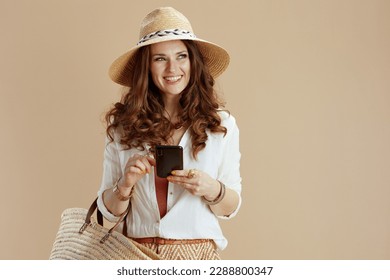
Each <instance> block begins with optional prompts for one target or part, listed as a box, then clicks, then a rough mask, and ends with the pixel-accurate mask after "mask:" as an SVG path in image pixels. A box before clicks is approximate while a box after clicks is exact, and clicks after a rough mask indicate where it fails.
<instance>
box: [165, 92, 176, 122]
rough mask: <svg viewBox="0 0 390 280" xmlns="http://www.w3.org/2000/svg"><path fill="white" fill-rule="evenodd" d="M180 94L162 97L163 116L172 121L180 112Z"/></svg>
mask: <svg viewBox="0 0 390 280" xmlns="http://www.w3.org/2000/svg"><path fill="white" fill-rule="evenodd" d="M179 101H180V96H173V97H170V98H167V97H166V98H164V109H165V113H166V115H165V117H166V118H168V119H170V120H171V121H172V122H175V121H176V118H177V116H178V114H179V112H180V103H179Z"/></svg>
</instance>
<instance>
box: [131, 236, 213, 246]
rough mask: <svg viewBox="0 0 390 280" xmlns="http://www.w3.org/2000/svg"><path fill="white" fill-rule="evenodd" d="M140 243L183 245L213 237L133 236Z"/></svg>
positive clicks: (204, 241) (206, 240)
mask: <svg viewBox="0 0 390 280" xmlns="http://www.w3.org/2000/svg"><path fill="white" fill-rule="evenodd" d="M131 239H133V240H134V241H135V242H138V243H148V244H158V245H181V244H198V243H206V242H209V241H211V239H165V238H161V237H145V238H131Z"/></svg>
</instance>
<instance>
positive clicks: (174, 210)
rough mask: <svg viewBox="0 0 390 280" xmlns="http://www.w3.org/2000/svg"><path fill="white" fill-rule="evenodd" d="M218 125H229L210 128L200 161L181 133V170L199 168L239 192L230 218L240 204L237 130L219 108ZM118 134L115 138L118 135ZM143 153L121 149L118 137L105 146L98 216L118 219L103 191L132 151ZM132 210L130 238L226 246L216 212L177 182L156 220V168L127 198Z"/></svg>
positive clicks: (199, 156) (199, 155) (233, 123)
mask: <svg viewBox="0 0 390 280" xmlns="http://www.w3.org/2000/svg"><path fill="white" fill-rule="evenodd" d="M220 116H221V118H222V125H223V126H225V127H226V128H227V130H228V131H227V134H226V136H225V137H224V135H223V133H210V132H208V133H207V134H208V140H207V142H206V147H205V148H204V149H203V150H202V151H200V152H199V153H198V159H197V160H195V159H194V158H193V157H192V152H191V150H192V149H191V139H190V134H189V131H186V132H185V134H184V135H183V137H182V139H181V141H180V143H179V145H180V146H182V147H183V161H184V169H192V168H195V169H198V170H202V171H204V172H206V173H208V174H209V175H210V176H211V177H213V178H215V179H217V180H219V181H221V182H222V183H224V184H225V185H226V187H227V188H230V189H233V190H234V191H236V192H237V193H238V194H239V197H240V200H239V205H238V207H237V209H236V210H235V211H234V213H232V214H231V215H230V216H229V217H218V218H222V219H230V218H232V217H234V216H235V215H236V213H237V211H238V210H239V208H240V205H241V176H240V170H239V169H240V158H241V154H240V151H239V130H238V127H237V125H236V121H235V119H234V117H233V116H231V115H228V114H227V113H226V112H221V113H220ZM117 137H118V136H117ZM136 153H139V154H146V153H147V151H142V152H141V151H139V150H137V149H131V150H124V149H123V147H122V146H121V145H120V144H119V139H116V141H114V142H111V143H108V142H107V145H106V149H105V153H104V162H103V179H102V184H101V188H100V190H99V192H98V207H99V209H100V211H101V212H102V214H103V215H104V216H105V217H106V218H107V219H108V220H109V221H112V222H115V221H116V220H117V217H115V216H114V215H112V214H111V213H110V212H109V211H108V210H107V208H106V207H105V205H104V203H103V199H102V194H103V192H104V191H105V190H106V189H108V188H111V187H112V186H113V184H114V183H115V181H116V180H117V179H118V178H119V177H120V176H122V172H123V170H124V167H125V165H126V162H127V160H128V159H129V157H131V156H132V155H134V154H136ZM131 204H132V205H131V211H130V213H129V215H128V219H127V222H128V236H131V237H134V238H140V237H162V238H172V239H198V238H209V239H214V241H215V243H216V244H217V246H218V248H219V249H221V250H222V249H224V248H225V247H226V246H227V240H226V238H225V237H224V236H223V234H222V231H221V228H220V225H219V222H218V219H217V217H216V215H215V214H214V213H213V212H212V211H211V210H210V208H209V206H208V205H206V204H205V203H204V202H202V200H201V198H200V197H198V196H194V195H192V194H191V193H189V192H188V191H187V190H184V189H183V188H182V187H180V186H179V185H175V184H172V183H169V185H168V198H167V211H168V212H167V214H166V215H165V216H164V217H163V218H162V219H160V214H159V209H158V204H157V199H156V191H155V181H154V172H152V173H150V174H146V175H145V176H144V177H143V178H142V179H141V180H140V181H139V182H138V183H137V185H136V186H135V189H134V193H133V196H132V198H131Z"/></svg>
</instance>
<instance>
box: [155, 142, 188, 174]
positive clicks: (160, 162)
mask: <svg viewBox="0 0 390 280" xmlns="http://www.w3.org/2000/svg"><path fill="white" fill-rule="evenodd" d="M156 167H157V176H158V177H161V178H166V177H168V176H169V175H170V174H171V172H172V171H173V170H182V169H183V147H181V146H166V145H158V146H156Z"/></svg>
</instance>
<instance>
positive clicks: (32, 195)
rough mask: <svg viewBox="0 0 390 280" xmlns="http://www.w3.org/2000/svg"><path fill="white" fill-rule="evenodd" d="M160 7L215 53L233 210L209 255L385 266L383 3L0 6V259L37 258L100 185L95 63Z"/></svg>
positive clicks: (387, 122)
mask: <svg viewBox="0 0 390 280" xmlns="http://www.w3.org/2000/svg"><path fill="white" fill-rule="evenodd" d="M167 5H171V6H174V7H176V8H177V9H178V10H180V11H182V12H183V13H184V14H185V15H187V17H188V18H189V19H190V20H191V22H192V24H193V27H194V29H195V32H196V33H197V35H198V36H199V37H201V38H205V39H209V40H211V41H214V42H216V43H218V44H221V45H222V46H225V47H226V48H227V49H228V50H229V52H230V54H231V58H232V60H231V65H230V68H229V69H228V71H227V72H226V73H225V74H224V75H223V76H222V78H221V79H220V80H219V83H218V88H219V90H220V91H222V92H223V93H224V96H225V99H226V101H227V104H228V108H229V109H230V111H231V112H232V114H233V115H234V116H235V117H236V118H237V121H238V124H239V127H240V131H241V150H242V155H243V157H242V176H243V205H242V209H241V211H240V213H239V215H238V216H237V217H236V218H235V219H233V220H230V221H228V222H222V224H223V228H224V232H225V233H226V236H227V237H228V239H229V241H230V244H229V246H228V248H227V249H226V250H225V251H224V252H223V253H222V257H223V258H225V259H390V218H389V214H390V172H389V171H390V106H389V105H390V51H389V50H390V1H387V0H382V1H380V0H366V1H364V0H361V1H353V0H350V1H348V0H342V1H340V0H331V1H325V0H323V1H312V0H306V1H304V0H297V1H287V0H272V1H271V0H268V1H265V0H261V1H260V0H258V1H249V0H241V1H226V0H224V1H210V0H201V1H181V0H180V1H179V0H177V1H125V0H116V1H95V0H88V1H87V0H83V1H79V0H67V1H59V0H58V1H53V0H47V1H44V0H35V1H29V0H24V1H22V0H18V1H14V0H6V1H4V0H1V1H0V35H1V37H0V38H1V39H0V40H1V44H0V129H1V137H0V157H1V159H0V180H1V204H0V221H1V231H0V248H1V250H0V258H1V259H47V258H48V256H49V254H50V250H51V245H52V242H53V240H54V237H55V234H56V231H57V229H58V225H59V222H60V220H59V219H60V215H61V212H62V211H63V210H64V209H65V208H68V207H87V206H88V205H89V203H90V202H91V200H92V199H93V198H94V196H95V195H96V192H97V190H98V188H99V184H100V179H101V167H102V153H103V148H104V127H103V124H102V122H101V118H102V114H103V112H104V111H105V110H107V108H108V107H109V106H110V104H112V103H113V102H114V101H115V100H117V99H118V98H119V96H120V92H121V88H120V87H119V86H117V85H115V84H114V83H112V82H111V81H110V80H109V78H108V76H107V69H108V67H109V65H110V63H111V61H112V60H113V59H114V58H116V57H117V56H118V55H120V54H122V53H123V52H124V51H126V50H127V49H128V48H129V47H130V46H132V45H133V44H135V42H136V41H137V37H138V28H139V23H140V21H141V20H142V18H143V16H144V15H146V13H147V12H149V11H151V10H152V9H154V8H156V7H159V6H167Z"/></svg>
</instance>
